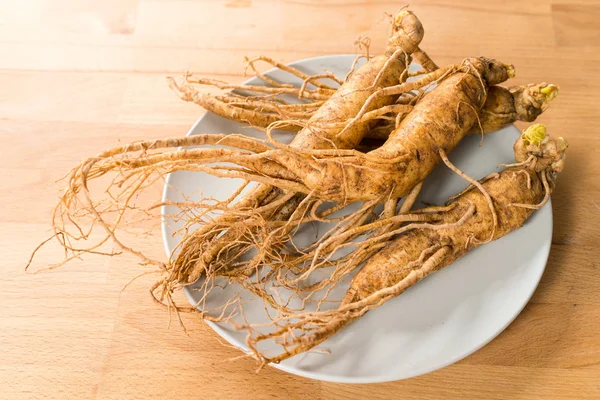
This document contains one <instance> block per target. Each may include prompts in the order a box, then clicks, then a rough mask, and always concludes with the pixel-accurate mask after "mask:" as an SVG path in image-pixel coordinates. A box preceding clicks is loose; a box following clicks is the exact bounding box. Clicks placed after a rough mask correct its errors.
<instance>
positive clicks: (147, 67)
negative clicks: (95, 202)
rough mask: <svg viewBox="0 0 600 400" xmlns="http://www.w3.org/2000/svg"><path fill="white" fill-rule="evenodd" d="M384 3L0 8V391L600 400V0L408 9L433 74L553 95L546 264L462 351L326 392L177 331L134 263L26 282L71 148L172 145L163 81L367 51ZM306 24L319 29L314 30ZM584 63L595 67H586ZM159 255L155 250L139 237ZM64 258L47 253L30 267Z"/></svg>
mask: <svg viewBox="0 0 600 400" xmlns="http://www.w3.org/2000/svg"><path fill="white" fill-rule="evenodd" d="M400 5H401V4H400V3H397V2H391V1H389V2H380V3H379V4H371V3H369V2H366V1H341V0H340V1H331V2H324V1H311V0H306V1H278V0H255V1H251V0H229V1H217V0H197V1H190V0H112V1H106V0H104V1H97V0H85V1H83V0H60V1H58V0H57V1H52V2H50V1H42V0H20V1H18V2H4V3H3V4H2V5H0V21H1V22H0V38H1V39H0V84H1V87H2V90H0V149H1V157H0V176H1V177H2V189H3V190H2V191H1V192H0V202H1V204H2V206H3V208H2V212H0V248H1V254H2V255H3V258H4V262H3V263H2V264H1V265H2V266H1V267H0V268H1V270H2V275H1V276H2V277H1V279H0V393H1V395H0V397H2V398H7V399H33V398H52V399H87V398H97V399H133V398H139V399H149V398H206V399H217V398H219V399H263V398H292V399H296V398H298V399H300V398H307V399H308V398H316V399H325V398H327V399H345V398H373V399H389V398H404V399H447V398H486V399H487V398H506V399H532V398H539V399H550V398H552V399H557V398H573V399H584V398H589V399H591V398H595V399H598V398H600V336H599V335H600V261H599V260H600V257H598V256H600V250H599V249H598V245H599V242H600V198H599V196H600V179H599V178H598V174H599V173H600V161H598V160H599V158H598V154H599V153H600V128H599V127H600V116H599V114H598V109H599V107H600V106H599V104H600V103H599V102H598V93H600V78H599V77H600V51H599V50H600V47H598V41H599V39H600V28H598V24H597V21H598V19H600V6H598V5H597V2H596V1H594V0H578V2H577V4H576V5H575V4H571V2H567V1H566V0H563V2H557V3H555V2H553V1H552V0H536V1H523V0H507V1H502V2H500V1H480V2H477V3H472V2H470V1H467V0H454V1H449V0H447V1H440V0H437V1H415V2H411V5H412V9H413V10H414V11H415V12H416V13H417V14H418V15H419V17H420V18H421V20H422V22H423V24H424V25H425V27H426V29H427V34H426V37H425V40H424V42H423V47H424V48H425V49H426V51H428V52H429V54H430V55H431V56H432V57H433V58H434V59H435V60H436V61H438V62H439V63H441V64H447V63H451V62H457V61H460V60H461V59H462V58H463V57H465V56H470V55H486V56H489V57H495V58H498V59H502V60H506V61H508V62H512V63H514V64H515V65H516V67H517V74H518V75H517V78H516V79H515V82H516V83H528V82H539V81H541V80H545V81H548V82H552V83H556V84H559V85H560V87H561V93H560V96H559V98H558V99H557V100H556V101H555V103H554V104H552V106H551V109H550V110H549V111H548V112H547V114H545V115H544V116H543V117H542V118H541V121H542V122H545V123H547V124H548V126H549V129H550V133H551V134H552V135H563V136H564V137H566V138H567V139H568V141H569V143H570V145H571V146H570V148H569V157H568V159H567V168H566V170H565V171H564V173H563V174H562V176H561V177H560V179H559V181H558V188H557V190H556V192H555V194H554V195H553V208H554V217H555V225H554V227H555V230H554V237H553V245H552V250H551V254H550V260H549V263H548V267H547V270H546V273H545V275H544V278H543V280H542V282H541V284H540V286H539V288H538V290H537V291H536V293H535V295H534V297H533V299H532V300H531V302H530V303H529V305H528V306H527V307H526V309H525V310H524V311H523V313H522V314H521V315H520V316H519V317H518V318H517V319H516V321H514V322H513V323H512V324H511V325H510V326H509V327H508V329H506V331H505V332H503V333H502V334H501V335H500V336H499V337H498V338H496V339H495V340H494V341H492V342H491V343H490V344H489V345H487V346H485V347H484V348H483V349H481V350H480V351H478V352H476V353H475V354H473V355H472V356H470V357H467V358H466V359H464V360H462V361H460V362H458V363H456V364H454V365H452V366H449V367H447V368H444V369H442V370H440V371H437V372H434V373H431V374H428V375H425V376H421V377H418V378H413V379H409V380H406V381H400V382H393V383H386V384H377V385H342V384H332V383H322V382H317V381H311V380H308V379H305V378H300V377H296V376H293V375H290V374H287V373H284V372H281V371H279V370H276V369H273V368H266V369H265V370H263V371H262V372H261V373H260V374H255V372H254V368H255V364H254V362H253V361H251V360H241V361H238V362H236V363H224V362H222V361H223V360H226V359H228V358H230V357H233V356H236V355H238V352H237V351H236V350H233V349H230V348H226V347H224V346H222V345H221V344H219V342H218V340H217V338H216V335H215V334H214V333H212V331H211V330H210V329H205V326H204V324H203V323H202V322H201V321H200V320H199V319H198V318H197V317H194V316H193V315H187V316H184V320H185V323H186V325H187V327H188V329H189V330H190V331H191V332H192V333H191V337H187V336H186V335H185V334H183V333H182V331H181V330H180V329H179V327H177V326H175V325H174V326H172V327H171V328H170V329H168V328H167V320H168V317H167V314H166V313H165V311H164V310H163V309H161V308H159V307H157V306H156V305H155V304H154V303H153V302H152V301H151V300H150V298H149V296H148V292H147V289H148V286H149V285H150V284H151V282H153V279H154V277H151V276H150V277H144V278H141V279H139V280H137V281H135V282H134V283H133V284H132V285H131V286H130V287H129V288H128V289H127V290H125V291H122V290H121V289H122V288H123V285H124V284H125V283H127V282H128V281H129V280H130V279H131V278H132V277H133V276H135V275H136V274H137V273H138V272H139V271H140V267H139V266H138V265H137V264H136V262H135V260H134V259H133V258H132V257H126V256H124V257H116V258H103V257H94V256H89V257H85V258H84V260H83V261H81V262H73V263H70V264H68V265H66V266H64V267H62V268H60V269H57V270H54V271H52V272H48V273H43V274H37V275H27V274H25V273H24V272H23V266H24V264H25V262H26V260H27V258H28V256H29V253H30V251H31V250H32V249H33V247H34V246H36V245H37V244H38V243H39V242H40V241H41V240H43V239H44V238H45V237H47V236H48V233H49V217H50V213H51V211H52V207H53V206H54V204H55V201H56V199H57V195H58V189H59V188H61V187H62V186H61V185H60V184H56V183H55V180H56V179H58V178H60V177H61V176H62V175H63V174H64V173H65V172H66V171H67V170H68V169H69V168H70V167H71V166H73V165H74V164H75V163H77V162H78V161H80V160H81V159H82V158H84V157H88V156H91V155H94V154H96V153H97V152H99V151H100V150H101V149H104V148H107V147H112V146H113V145H115V143H116V142H117V141H121V142H123V143H125V142H129V141H132V140H136V139H141V138H147V139H150V138H162V137H165V136H172V135H183V134H185V132H186V131H187V130H188V128H189V127H190V126H191V125H192V124H193V123H194V121H195V120H196V119H197V118H198V117H199V116H200V115H201V113H202V110H200V109H199V108H198V107H196V106H194V105H191V104H188V103H183V102H182V101H180V100H179V99H178V98H176V96H175V95H174V94H173V93H172V92H171V91H170V90H169V89H168V88H167V85H166V84H165V76H167V75H170V74H180V73H182V72H183V71H185V70H188V69H189V70H191V71H194V72H198V73H201V74H203V75H205V76H211V77H218V78H219V79H225V80H230V81H234V82H241V81H242V80H243V79H244V78H243V77H242V76H241V70H242V67H243V56H245V55H248V56H256V55H260V54H265V55H270V56H273V57H275V58H277V59H279V60H282V61H284V62H289V61H293V60H296V59H301V58H306V57H312V56H317V55H323V54H332V53H352V52H355V48H354V47H353V42H354V40H355V39H356V38H357V37H358V36H359V35H360V34H362V33H366V34H367V35H369V36H370V37H371V38H372V41H373V50H374V51H380V50H381V49H382V43H383V40H384V38H385V36H386V32H387V24H386V19H385V17H384V14H383V13H384V12H394V11H396V10H397V8H398V7H399V6H400ZM314 27H318V29H314ZM597 63H598V64H597ZM597 152H599V153H597ZM138 245H139V246H142V247H144V248H145V249H147V250H151V251H154V252H155V253H156V254H160V252H161V251H162V247H161V244H160V239H156V240H154V241H143V240H141V239H140V240H139V243H138ZM59 258H60V253H59V252H58V251H55V252H52V251H50V252H46V253H44V255H43V256H42V257H41V259H40V260H38V261H39V263H40V264H42V265H43V264H44V263H50V262H52V261H56V260H57V259H59Z"/></svg>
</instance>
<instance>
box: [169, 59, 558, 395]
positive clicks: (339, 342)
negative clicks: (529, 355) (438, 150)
mask: <svg viewBox="0 0 600 400" xmlns="http://www.w3.org/2000/svg"><path fill="white" fill-rule="evenodd" d="M353 59H354V56H352V55H339V56H325V57H318V58H312V59H307V60H302V61H298V62H295V63H293V64H292V65H294V66H295V67H297V68H299V69H301V70H303V71H305V72H307V73H310V74H316V73H321V72H323V69H324V68H327V70H329V71H332V72H334V73H335V74H336V75H337V76H339V77H342V78H343V77H344V76H345V74H346V72H347V71H348V69H349V68H350V65H351V63H352V61H353ZM270 75H271V76H273V77H275V78H277V79H279V80H287V81H288V82H291V83H298V81H297V80H295V79H290V76H289V75H287V74H285V73H282V72H281V71H278V70H274V71H271V72H270ZM248 83H253V84H259V83H260V81H259V80H258V79H251V80H250V81H248ZM222 132H225V133H228V132H242V133H244V134H247V135H252V136H255V137H263V135H262V134H261V132H259V131H256V130H253V129H249V128H242V125H241V124H238V123H235V122H232V121H229V120H225V119H223V118H220V117H218V116H216V115H214V114H211V113H207V114H205V115H204V116H203V117H202V118H200V119H199V120H198V122H197V123H196V124H195V125H194V126H193V127H192V129H191V130H190V131H189V132H188V135H194V134H199V133H222ZM518 135H519V132H518V130H517V129H516V128H515V127H514V126H510V127H508V128H505V129H502V130H501V131H498V132H495V133H493V134H489V135H487V136H486V137H485V140H484V142H483V146H482V147H480V146H479V141H480V137H478V136H470V137H467V138H466V139H464V140H463V141H462V142H461V143H460V145H459V146H458V147H457V148H456V149H455V150H454V151H453V152H452V154H451V155H450V158H451V160H452V161H453V162H454V163H455V164H456V165H457V166H458V167H459V168H461V169H462V170H463V171H465V172H466V173H467V174H469V175H470V176H472V177H475V178H481V177H483V176H485V175H487V174H489V173H491V172H494V171H497V170H498V165H499V164H501V163H510V162H513V161H514V157H513V152H512V146H513V143H514V141H515V139H516V138H517V137H518ZM291 137H292V136H291V135H281V136H279V139H280V140H282V141H289V140H291ZM240 182H241V181H239V180H237V179H218V178H214V177H212V176H209V175H207V174H204V173H196V172H193V173H192V172H177V173H174V174H171V175H170V176H169V177H168V179H167V185H166V186H165V192H164V198H165V199H170V200H175V201H177V200H181V199H182V197H181V193H183V194H186V195H188V196H190V197H192V198H198V196H199V191H201V192H202V193H203V194H204V196H213V197H215V198H219V199H225V198H227V197H228V196H229V195H230V194H231V193H232V192H233V191H234V189H235V188H237V187H238V185H239V184H240ZM466 185H467V184H466V182H465V181H463V180H462V179H461V178H460V177H458V176H456V175H455V174H454V173H453V172H451V171H450V170H448V169H447V168H446V167H445V166H444V165H440V166H438V168H436V169H435V171H434V172H433V173H432V175H431V176H430V177H429V178H428V179H427V181H426V184H425V186H424V190H423V192H422V194H421V196H420V200H419V201H418V202H417V204H416V205H415V206H416V207H417V208H420V207H422V205H423V204H422V203H421V201H424V202H427V203H434V204H442V203H443V202H444V201H445V200H446V199H447V198H448V197H450V196H452V195H454V194H456V193H458V192H459V191H460V190H462V189H463V188H464V187H465V186H466ZM174 211H175V210H174V209H173V208H172V207H165V209H164V210H163V212H164V213H165V215H169V214H172V213H173V212H174ZM178 226H180V225H179V224H178V223H176V222H174V221H169V220H166V221H165V223H163V237H164V243H165V248H166V251H167V253H168V254H170V253H171V251H172V249H173V248H174V247H175V246H176V244H177V243H178V241H179V240H180V238H179V237H177V236H173V235H172V232H173V230H172V229H173V228H177V227H178ZM301 234H302V235H314V231H312V230H305V231H304V232H302V233H301ZM551 236H552V208H551V205H550V203H549V204H547V205H546V206H545V207H544V208H543V209H541V210H539V211H537V212H536V213H534V215H533V216H532V217H531V218H530V219H529V220H528V221H527V223H526V224H525V225H524V226H523V227H522V228H521V229H520V230H518V231H516V232H513V233H511V234H510V235H508V236H506V237H504V238H502V239H500V240H497V241H495V242H492V243H489V244H486V245H484V246H481V247H479V248H477V249H475V250H474V251H472V252H471V253H469V254H467V255H466V256H465V257H463V258H462V259H460V260H459V261H457V262H456V263H454V264H453V265H451V266H448V267H447V268H445V269H443V270H442V271H440V272H437V273H435V274H433V275H432V276H430V277H428V278H427V279H425V280H424V281H423V282H421V283H419V284H418V285H416V286H414V287H413V288H411V289H409V290H407V291H406V292H405V293H404V294H402V295H401V296H399V297H398V298H396V299H394V300H392V301H389V302H388V303H387V304H385V305H384V306H382V307H380V308H379V309H377V310H374V311H371V312H369V313H367V314H366V315H365V316H364V317H363V318H362V319H360V320H358V321H356V322H354V323H352V324H350V325H349V326H347V327H346V328H344V329H343V330H342V331H341V332H339V333H338V334H337V335H335V336H334V337H332V338H330V339H329V340H327V341H326V342H324V343H323V344H321V345H320V346H319V347H320V348H321V349H327V350H329V351H330V352H331V354H330V355H326V354H323V353H317V352H312V353H305V354H302V355H299V356H296V357H293V358H291V359H289V360H286V361H284V362H282V363H281V364H279V365H275V367H276V368H279V369H282V370H284V371H287V372H290V373H293V374H297V375H301V376H305V377H309V378H313V379H320V380H325V381H332V382H349V383H350V382H352V383H368V382H385V381H393V380H398V379H405V378H409V377H413V376H417V375H420V374H424V373H427V372H430V371H434V370H436V369H439V368H442V367H445V366H447V365H449V364H452V363H454V362H456V361H458V360H460V359H462V358H464V357H466V356H468V355H469V354H471V353H473V352H475V351H476V350H478V349H479V348H481V347H482V346H484V345H485V344H487V343H488V342H489V341H490V340H492V339H493V338H494V337H496V336H497V335H498V334H499V333H500V332H502V331H503V330H504V329H505V328H506V327H507V326H508V325H509V324H510V323H511V322H512V320H513V319H514V318H515V317H516V316H517V315H518V314H519V313H520V312H521V310H522V309H523V307H524V306H525V304H526V303H527V302H528V301H529V299H530V297H531V295H532V294H533V292H534V290H535V288H536V287H537V285H538V282H539V280H540V278H541V276H542V274H543V272H544V267H545V265H546V260H547V258H548V253H549V250H550V242H551ZM340 290H342V291H344V290H345V288H341V289H340ZM186 295H187V296H188V299H189V300H190V302H191V303H192V304H196V300H197V299H195V296H197V292H195V291H194V290H192V288H187V289H186ZM226 295H227V290H225V291H223V292H218V293H217V294H216V296H226ZM217 300H218V299H217ZM245 313H246V316H247V318H248V320H249V321H250V322H257V321H263V320H264V317H265V316H264V314H265V312H264V309H263V305H262V303H261V302H259V301H254V303H252V302H250V305H248V306H246V307H245ZM209 325H211V327H212V328H213V329H214V330H215V331H217V332H218V333H219V334H220V335H221V336H222V337H223V338H225V339H226V340H227V341H228V342H230V343H231V344H233V345H235V346H237V347H239V348H241V349H245V348H246V347H245V335H246V333H245V332H236V331H235V330H232V329H231V328H230V326H229V325H224V324H223V325H222V324H214V323H210V322H209ZM266 349H267V351H268V349H269V346H267V347H266Z"/></svg>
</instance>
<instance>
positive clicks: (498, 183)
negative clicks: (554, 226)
mask: <svg viewBox="0 0 600 400" xmlns="http://www.w3.org/2000/svg"><path fill="white" fill-rule="evenodd" d="M566 148H567V143H566V141H565V140H564V139H562V138H560V137H559V138H556V139H550V140H548V139H547V138H545V128H544V127H543V126H540V125H533V126H532V127H530V128H529V129H528V130H526V131H525V132H524V133H523V135H522V136H521V138H519V139H518V140H517V142H516V143H515V147H514V149H515V158H516V160H517V163H515V164H512V165H510V166H507V168H506V169H505V170H503V171H502V172H500V173H497V174H492V175H490V176H488V177H486V178H484V180H483V182H476V181H474V182H473V185H471V186H470V187H468V188H467V189H466V190H465V191H463V192H462V193H461V194H459V195H458V196H456V197H455V198H453V199H451V201H450V203H449V205H448V207H447V209H446V210H444V211H442V212H439V210H438V208H437V207H433V208H431V209H428V208H426V209H422V210H419V211H418V212H419V213H421V214H423V213H424V214H430V215H434V214H435V215H437V219H438V220H437V221H436V222H434V223H431V222H427V223H414V224H410V225H407V226H406V227H403V230H404V232H402V233H401V234H400V235H399V236H398V237H396V238H395V239H392V240H391V241H390V242H389V243H388V244H387V245H386V246H385V247H384V248H383V249H382V250H381V251H379V252H378V253H377V254H375V255H374V256H373V257H372V258H371V259H370V260H368V261H367V262H366V264H365V265H364V266H363V268H362V269H361V270H360V271H359V272H358V273H357V275H356V276H355V277H354V278H353V279H352V282H351V283H350V288H349V289H348V291H347V292H346V295H345V296H344V298H343V300H342V301H341V304H340V306H339V308H338V309H336V310H330V311H320V312H314V313H305V314H300V315H298V314H296V315H293V316H290V321H299V322H290V323H289V325H288V326H285V324H282V323H281V321H278V325H277V327H278V329H279V330H278V331H277V332H275V333H270V334H269V335H262V336H258V337H256V338H250V339H249V340H248V343H249V345H250V347H251V348H253V349H254V348H255V347H254V346H255V345H256V343H257V342H259V341H261V340H266V339H272V338H276V339H277V338H281V339H282V345H283V346H285V351H284V352H283V353H281V354H279V355H277V356H274V357H268V358H267V357H264V356H262V355H260V354H258V353H257V352H256V353H255V354H257V355H258V356H259V358H261V359H262V360H263V361H264V362H279V361H281V360H284V359H286V358H289V357H292V356H294V355H296V354H299V353H302V352H305V351H307V350H309V349H310V348H312V347H314V346H315V345H317V344H319V343H321V342H323V341H324V340H325V339H327V338H328V337H330V336H332V335H333V334H335V333H336V332H337V331H339V330H340V329H342V328H343V327H344V326H346V325H347V324H349V323H350V322H352V321H354V320H356V319H358V318H360V317H361V316H362V315H364V314H365V313H366V312H367V311H369V310H371V309H374V308H376V307H378V306H380V305H381V304H383V303H385V302H386V301H388V300H390V299H392V298H394V297H396V296H398V295H400V294H401V293H402V292H404V291H405V290H406V289H407V288H409V287H411V286H412V285H414V284H415V283H417V282H418V281H420V280H421V279H423V278H425V277H426V276H428V275H429V274H431V273H433V272H435V271H438V270H440V269H441V268H444V267H445V266H448V265H450V264H452V263H453V262H454V261H456V260H457V259H458V258H460V257H461V256H463V255H465V254H466V253H468V252H469V251H470V250H472V249H473V248H475V247H478V246H480V245H482V244H485V243H487V242H489V241H492V240H496V239H498V238H500V237H502V236H505V235H507V234H508V233H510V232H512V231H515V230H517V229H519V228H520V227H521V226H522V225H523V224H524V223H525V221H526V220H527V218H529V216H530V215H531V214H532V213H533V212H534V210H536V209H539V208H541V207H542V206H543V205H544V204H546V202H547V201H548V199H549V196H550V193H551V191H552V189H553V187H554V184H555V180H556V177H557V175H558V173H559V172H560V171H562V169H563V166H564V161H563V159H564V153H565V150H566ZM448 163H449V161H448ZM449 165H451V164H449ZM452 167H453V166H452ZM453 168H455V167H453ZM291 328H294V329H301V330H303V331H304V333H303V334H301V335H300V334H295V335H293V337H291V336H289V335H287V334H286V331H289V329H291Z"/></svg>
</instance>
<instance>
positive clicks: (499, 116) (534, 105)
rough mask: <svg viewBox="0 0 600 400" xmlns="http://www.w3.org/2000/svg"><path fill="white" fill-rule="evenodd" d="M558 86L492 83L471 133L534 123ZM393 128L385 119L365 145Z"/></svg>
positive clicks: (378, 143)
mask: <svg viewBox="0 0 600 400" xmlns="http://www.w3.org/2000/svg"><path fill="white" fill-rule="evenodd" d="M558 89H559V88H558V86H555V85H553V84H547V83H539V84H528V85H522V86H512V87H509V88H504V87H502V86H496V85H494V86H491V87H490V88H489V89H488V95H487V99H486V101H485V104H484V105H483V107H482V108H481V111H480V112H479V121H478V123H477V124H476V125H474V126H473V128H471V132H470V133H472V134H479V135H481V133H482V131H483V133H484V134H485V133H490V132H495V131H497V130H499V129H502V128H504V127H505V126H508V125H510V124H512V123H515V122H516V121H523V122H533V121H535V120H536V118H537V117H539V116H540V115H541V114H542V113H543V112H544V111H546V109H547V108H548V106H549V104H550V102H551V101H552V100H554V99H555V98H556V96H557V95H558ZM394 129H396V126H395V124H394V122H393V121H382V122H381V123H380V124H378V125H377V126H376V127H375V128H374V129H371V130H370V131H369V132H368V133H367V135H366V137H365V140H364V146H365V147H367V146H371V147H373V148H377V147H380V146H381V145H382V144H383V142H382V140H387V138H388V137H389V136H390V133H392V131H393V130H394ZM361 144H362V143H361Z"/></svg>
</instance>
